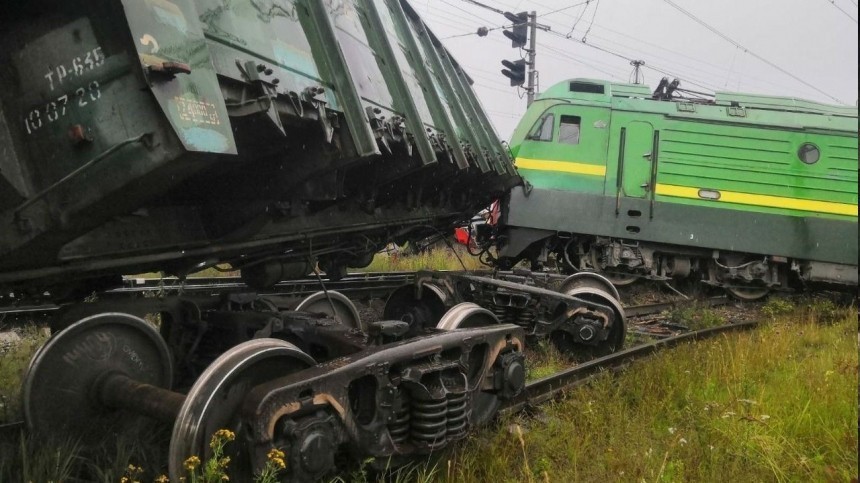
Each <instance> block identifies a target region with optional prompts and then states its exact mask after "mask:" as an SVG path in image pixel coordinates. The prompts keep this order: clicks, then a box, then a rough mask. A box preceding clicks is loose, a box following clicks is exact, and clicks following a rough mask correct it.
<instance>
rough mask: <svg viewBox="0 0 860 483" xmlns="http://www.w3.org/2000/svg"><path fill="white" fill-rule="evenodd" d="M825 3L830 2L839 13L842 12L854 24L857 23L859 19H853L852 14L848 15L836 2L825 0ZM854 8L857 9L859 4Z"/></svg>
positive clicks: (834, 0)
mask: <svg viewBox="0 0 860 483" xmlns="http://www.w3.org/2000/svg"><path fill="white" fill-rule="evenodd" d="M825 1H826V2H828V3H829V4H831V5H833V6H834V7H836V8H838V9H839V11H840V12H842V13H843V14H844V15H845V16H846V17H848V18H850V19H851V21H852V22H854V23H857V19H856V18H854V17H852V16H851V14H850V13H848V12H847V11H846V10H845V9H844V8H842V7H840V6H839V5H837V4H836V0H825ZM852 3H853V2H852ZM854 6H855V7H856V6H857V4H856V3H855V4H854Z"/></svg>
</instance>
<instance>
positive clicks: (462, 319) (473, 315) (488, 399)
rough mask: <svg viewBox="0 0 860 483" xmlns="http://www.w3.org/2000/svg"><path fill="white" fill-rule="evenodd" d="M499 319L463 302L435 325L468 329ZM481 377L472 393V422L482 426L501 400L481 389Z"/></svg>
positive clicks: (449, 328)
mask: <svg viewBox="0 0 860 483" xmlns="http://www.w3.org/2000/svg"><path fill="white" fill-rule="evenodd" d="M499 323H500V322H499V319H498V318H497V317H496V316H495V315H494V314H493V313H492V312H490V311H489V310H487V309H485V308H482V307H480V306H478V305H477V304H473V303H471V302H464V303H462V304H458V305H455V306H454V307H452V308H451V310H449V311H448V312H446V313H445V315H444V316H443V317H442V319H441V320H440V321H439V324H438V325H437V326H436V328H437V329H441V330H457V329H469V328H477V327H486V326H489V325H496V324H499ZM483 383H484V381H483V378H482V380H480V381H477V384H476V386H475V387H476V389H475V390H474V392H473V393H472V401H471V406H472V418H471V421H472V424H473V425H475V426H483V425H485V424H487V423H489V422H490V421H491V420H492V419H493V416H495V415H496V412H497V411H498V410H499V406H500V405H501V400H500V399H499V396H498V395H496V394H495V393H492V392H488V391H483V390H481V389H480V388H481V386H482V385H483Z"/></svg>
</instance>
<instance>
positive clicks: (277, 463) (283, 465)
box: [271, 458, 287, 469]
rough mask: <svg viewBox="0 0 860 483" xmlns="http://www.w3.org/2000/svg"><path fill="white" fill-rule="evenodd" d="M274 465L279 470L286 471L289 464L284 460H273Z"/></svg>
mask: <svg viewBox="0 0 860 483" xmlns="http://www.w3.org/2000/svg"><path fill="white" fill-rule="evenodd" d="M271 461H272V463H274V465H275V466H277V467H278V468H279V469H284V468H286V467H287V463H285V462H284V459H283V458H271Z"/></svg>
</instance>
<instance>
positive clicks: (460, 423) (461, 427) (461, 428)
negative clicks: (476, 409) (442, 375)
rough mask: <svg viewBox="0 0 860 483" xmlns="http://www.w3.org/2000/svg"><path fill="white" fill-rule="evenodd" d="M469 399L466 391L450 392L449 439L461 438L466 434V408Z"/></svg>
mask: <svg viewBox="0 0 860 483" xmlns="http://www.w3.org/2000/svg"><path fill="white" fill-rule="evenodd" d="M468 406H469V399H468V396H467V394H466V393H465V392H462V393H459V394H458V393H448V439H459V438H462V437H463V436H465V435H466V422H467V420H466V408H467V407H468Z"/></svg>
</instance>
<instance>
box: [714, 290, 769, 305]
mask: <svg viewBox="0 0 860 483" xmlns="http://www.w3.org/2000/svg"><path fill="white" fill-rule="evenodd" d="M724 288H725V289H726V292H728V294H729V295H731V296H732V297H734V298H736V299H738V300H741V301H743V302H755V301H756V300H761V299H763V298H765V297H767V296H768V294H769V293H770V289H769V288H767V287H752V286H750V287H739V286H733V287H724Z"/></svg>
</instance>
